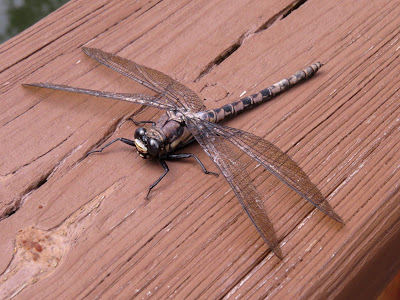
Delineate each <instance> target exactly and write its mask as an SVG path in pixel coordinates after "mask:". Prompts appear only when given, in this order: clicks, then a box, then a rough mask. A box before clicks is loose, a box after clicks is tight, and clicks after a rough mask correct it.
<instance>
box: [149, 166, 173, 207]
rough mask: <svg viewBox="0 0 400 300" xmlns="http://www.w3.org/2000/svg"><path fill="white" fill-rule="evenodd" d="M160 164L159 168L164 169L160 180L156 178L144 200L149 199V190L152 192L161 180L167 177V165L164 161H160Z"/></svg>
mask: <svg viewBox="0 0 400 300" xmlns="http://www.w3.org/2000/svg"><path fill="white" fill-rule="evenodd" d="M160 164H161V166H162V167H163V168H164V173H163V174H162V175H161V176H160V178H158V179H157V180H156V181H155V182H154V183H153V184H152V185H151V186H150V187H149V191H148V192H147V195H146V198H145V199H146V200H148V199H149V195H150V192H151V190H152V189H153V188H154V187H155V186H156V185H157V184H159V183H160V181H161V179H163V178H164V176H165V175H167V173H168V171H169V169H168V166H167V163H166V162H165V161H164V160H160Z"/></svg>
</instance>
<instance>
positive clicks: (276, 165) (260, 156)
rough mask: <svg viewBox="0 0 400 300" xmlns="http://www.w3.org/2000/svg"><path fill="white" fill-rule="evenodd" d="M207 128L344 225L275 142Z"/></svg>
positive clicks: (222, 128)
mask: <svg viewBox="0 0 400 300" xmlns="http://www.w3.org/2000/svg"><path fill="white" fill-rule="evenodd" d="M207 125H208V126H209V127H210V130H213V131H214V132H215V133H216V134H217V135H219V136H222V137H224V138H225V139H227V140H228V141H230V142H231V143H232V144H234V145H235V146H236V147H238V148H240V149H241V150H242V151H243V152H245V153H246V154H248V155H249V156H250V157H251V158H252V159H254V160H255V161H257V162H258V163H259V164H261V165H262V166H264V167H265V168H266V169H267V170H269V171H270V172H271V173H272V174H274V175H275V176H277V177H278V178H279V179H280V180H282V181H283V182H285V183H286V184H287V185H288V186H290V187H291V188H292V189H293V190H295V191H296V192H297V193H299V194H300V195H301V196H303V197H304V198H305V199H307V200H308V201H309V202H311V203H312V204H313V205H315V206H316V207H317V208H318V209H320V210H321V211H323V212H324V213H325V214H327V215H328V216H330V217H331V218H333V219H335V220H336V221H338V222H340V223H343V224H344V221H343V220H342V218H341V217H340V216H339V215H338V214H337V213H336V212H335V211H334V210H333V208H332V207H331V205H330V204H329V202H328V201H327V200H326V199H325V198H324V196H322V194H321V192H320V190H319V189H318V188H317V187H316V186H315V185H314V184H313V183H312V182H311V180H310V178H309V177H308V176H307V174H306V173H304V171H303V170H302V169H301V168H300V167H299V165H298V164H297V163H296V162H295V161H294V160H292V159H291V157H290V156H289V155H287V154H286V153H284V152H283V151H282V150H280V149H279V148H278V147H276V146H275V145H274V144H272V143H271V142H269V141H267V140H264V139H262V138H260V137H258V136H256V135H254V134H251V133H248V132H245V131H242V130H239V129H236V128H231V127H227V126H222V125H219V124H214V123H209V122H207Z"/></svg>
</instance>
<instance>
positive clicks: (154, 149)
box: [147, 139, 160, 156]
mask: <svg viewBox="0 0 400 300" xmlns="http://www.w3.org/2000/svg"><path fill="white" fill-rule="evenodd" d="M147 147H148V151H149V154H150V155H151V156H157V155H158V152H159V149H160V144H159V143H158V141H157V140H155V139H150V140H149V143H148V145H147Z"/></svg>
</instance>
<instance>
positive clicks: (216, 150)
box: [187, 119, 283, 259]
mask: <svg viewBox="0 0 400 300" xmlns="http://www.w3.org/2000/svg"><path fill="white" fill-rule="evenodd" d="M209 124H212V123H208V122H205V121H200V120H193V119H187V126H188V128H189V129H190V131H191V132H192V134H193V135H194V137H195V138H196V140H197V141H198V142H199V144H200V145H201V146H202V147H203V148H204V150H205V152H206V153H207V154H208V156H210V157H211V159H212V160H213V161H214V162H215V164H216V165H217V166H218V168H219V169H220V171H221V173H222V174H223V175H224V177H225V179H226V180H227V181H228V183H229V184H230V186H231V188H232V190H233V191H234V193H235V194H236V196H237V198H238V199H239V201H240V203H241V204H242V206H243V208H244V210H245V211H246V213H247V214H248V215H249V217H250V219H251V220H252V222H253V223H254V225H255V226H256V228H257V230H258V231H259V233H260V234H261V236H262V238H263V239H264V241H265V242H266V243H267V245H268V246H269V247H270V248H271V250H272V251H273V252H274V253H275V254H276V256H278V257H279V258H280V259H282V258H283V255H282V251H281V249H280V247H279V241H278V238H277V237H276V234H275V230H274V228H273V226H272V223H271V221H270V219H269V218H268V215H267V213H266V211H265V210H264V204H263V202H262V200H261V197H260V195H259V194H258V192H257V190H256V188H255V187H254V185H253V183H252V181H251V178H250V176H249V175H248V173H247V172H246V168H245V166H244V164H243V163H242V162H241V161H240V160H239V157H238V155H237V153H235V151H233V149H232V144H231V143H229V141H228V140H227V139H225V138H224V137H223V136H221V135H219V134H216V133H215V131H213V128H212V127H209Z"/></svg>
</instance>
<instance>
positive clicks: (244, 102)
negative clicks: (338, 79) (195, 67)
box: [197, 62, 322, 123]
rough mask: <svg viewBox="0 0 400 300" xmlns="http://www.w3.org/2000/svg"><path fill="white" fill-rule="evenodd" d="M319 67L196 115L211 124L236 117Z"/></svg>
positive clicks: (311, 73) (311, 68) (284, 89)
mask: <svg viewBox="0 0 400 300" xmlns="http://www.w3.org/2000/svg"><path fill="white" fill-rule="evenodd" d="M321 66H322V64H321V63H320V62H316V63H314V64H312V65H311V66H309V67H307V68H305V69H304V70H301V71H297V72H296V73H295V74H294V75H292V76H290V77H289V78H285V79H282V80H281V81H279V82H277V83H275V84H273V85H271V86H270V87H267V88H266V89H263V90H262V91H260V92H258V93H257V94H253V95H251V96H247V97H245V98H243V99H240V100H238V101H236V102H233V103H230V104H226V105H224V106H222V107H220V108H217V109H210V110H205V111H202V112H199V113H197V114H198V116H199V117H200V118H201V119H203V120H208V121H210V122H213V123H217V122H220V121H222V120H224V119H226V118H228V117H230V116H233V115H237V114H239V113H241V112H243V111H244V110H246V109H249V108H251V107H253V106H254V105H256V104H259V103H263V102H265V101H268V100H270V99H272V98H274V97H275V96H277V95H279V94H280V93H283V92H284V91H286V90H288V89H289V88H291V87H292V86H294V85H296V84H297V83H299V82H301V81H303V80H305V79H308V78H310V77H311V76H313V75H314V74H315V73H316V72H317V71H318V70H319V69H320V68H321Z"/></svg>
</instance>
